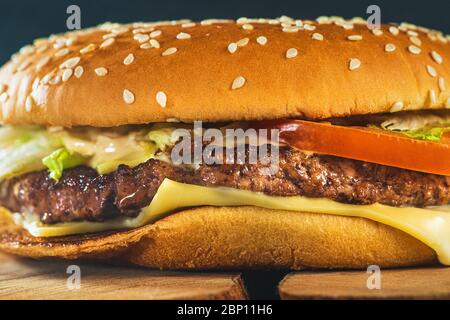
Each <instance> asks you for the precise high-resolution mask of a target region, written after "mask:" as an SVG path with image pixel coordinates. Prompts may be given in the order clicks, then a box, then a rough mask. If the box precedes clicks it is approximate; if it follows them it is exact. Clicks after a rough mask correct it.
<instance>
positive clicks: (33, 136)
mask: <svg viewBox="0 0 450 320" xmlns="http://www.w3.org/2000/svg"><path fill="white" fill-rule="evenodd" d="M60 147H61V141H59V139H57V138H54V137H51V136H49V135H48V134H47V133H46V131H45V130H38V129H35V128H30V129H26V128H21V127H16V128H13V127H2V128H0V163H1V166H0V179H7V178H11V177H13V176H17V175H21V174H24V173H27V172H31V171H37V170H42V169H44V168H45V166H44V165H43V164H42V161H41V160H42V158H44V157H46V156H48V155H49V154H51V153H52V152H53V151H54V150H55V149H57V148H60Z"/></svg>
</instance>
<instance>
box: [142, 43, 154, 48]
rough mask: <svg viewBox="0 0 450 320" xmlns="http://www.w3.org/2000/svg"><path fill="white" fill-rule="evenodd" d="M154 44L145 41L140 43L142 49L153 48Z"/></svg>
mask: <svg viewBox="0 0 450 320" xmlns="http://www.w3.org/2000/svg"><path fill="white" fill-rule="evenodd" d="M152 47H153V46H152V45H151V44H150V43H143V44H141V45H140V48H141V49H151V48H152Z"/></svg>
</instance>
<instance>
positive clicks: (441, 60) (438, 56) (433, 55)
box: [430, 51, 443, 64]
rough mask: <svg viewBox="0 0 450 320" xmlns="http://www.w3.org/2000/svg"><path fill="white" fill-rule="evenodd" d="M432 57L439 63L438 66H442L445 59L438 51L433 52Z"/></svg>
mask: <svg viewBox="0 0 450 320" xmlns="http://www.w3.org/2000/svg"><path fill="white" fill-rule="evenodd" d="M430 54H431V57H432V58H433V60H434V61H435V62H436V63H437V64H442V62H443V59H442V57H441V55H440V54H439V53H437V52H436V51H431V53H430Z"/></svg>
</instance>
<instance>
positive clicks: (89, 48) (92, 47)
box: [80, 43, 95, 54]
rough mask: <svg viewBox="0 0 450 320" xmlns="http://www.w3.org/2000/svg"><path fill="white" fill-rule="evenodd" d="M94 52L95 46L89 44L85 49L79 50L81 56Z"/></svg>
mask: <svg viewBox="0 0 450 320" xmlns="http://www.w3.org/2000/svg"><path fill="white" fill-rule="evenodd" d="M94 50H95V44H92V43H91V44H90V45H88V46H87V47H84V48H83V49H81V50H80V53H81V54H86V53H89V52H92V51H94Z"/></svg>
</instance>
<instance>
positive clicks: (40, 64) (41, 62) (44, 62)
mask: <svg viewBox="0 0 450 320" xmlns="http://www.w3.org/2000/svg"><path fill="white" fill-rule="evenodd" d="M49 61H50V57H44V58H42V59H41V60H39V62H38V63H37V64H36V70H38V71H39V70H41V69H42V68H43V67H45V66H46V65H47V63H48V62H49Z"/></svg>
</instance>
